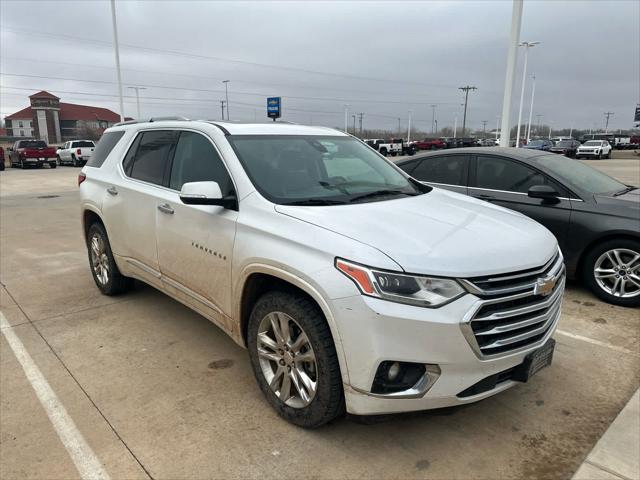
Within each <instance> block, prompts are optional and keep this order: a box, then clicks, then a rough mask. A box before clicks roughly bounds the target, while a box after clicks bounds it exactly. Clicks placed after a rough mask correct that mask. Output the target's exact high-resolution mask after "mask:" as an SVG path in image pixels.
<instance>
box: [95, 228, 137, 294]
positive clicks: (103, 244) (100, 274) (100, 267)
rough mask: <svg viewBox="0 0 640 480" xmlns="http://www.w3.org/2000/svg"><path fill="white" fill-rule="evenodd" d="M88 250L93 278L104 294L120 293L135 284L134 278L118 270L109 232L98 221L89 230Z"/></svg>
mask: <svg viewBox="0 0 640 480" xmlns="http://www.w3.org/2000/svg"><path fill="white" fill-rule="evenodd" d="M87 250H88V253H89V266H90V267H91V274H92V275H93V280H94V281H95V282H96V286H97V287H98V288H99V289H100V291H101V292H102V293H103V294H105V295H118V294H119V293H124V292H126V291H127V290H129V289H130V288H131V287H132V286H133V279H132V278H129V277H125V276H124V275H122V274H121V273H120V270H118V266H117V265H116V261H115V260H114V258H113V253H112V252H111V245H109V238H108V237H107V232H106V231H105V229H104V227H103V226H102V225H101V224H100V223H98V222H96V223H94V224H93V225H91V226H90V227H89V231H88V232H87Z"/></svg>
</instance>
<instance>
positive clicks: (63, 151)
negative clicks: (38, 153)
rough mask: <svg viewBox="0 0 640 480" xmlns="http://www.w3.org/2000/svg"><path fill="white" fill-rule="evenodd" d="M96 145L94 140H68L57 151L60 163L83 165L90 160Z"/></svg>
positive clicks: (75, 165)
mask: <svg viewBox="0 0 640 480" xmlns="http://www.w3.org/2000/svg"><path fill="white" fill-rule="evenodd" d="M95 147H96V145H95V143H93V141H92V140H73V141H70V142H66V143H65V144H64V145H62V146H61V147H60V148H59V149H58V151H57V152H56V159H57V162H58V165H72V166H74V167H79V166H82V165H84V164H85V163H87V161H89V159H90V158H91V154H92V153H93V150H94V148H95Z"/></svg>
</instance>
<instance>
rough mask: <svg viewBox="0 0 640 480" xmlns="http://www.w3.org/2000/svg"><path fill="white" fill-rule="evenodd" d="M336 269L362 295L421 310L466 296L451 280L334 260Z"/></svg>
mask: <svg viewBox="0 0 640 480" xmlns="http://www.w3.org/2000/svg"><path fill="white" fill-rule="evenodd" d="M336 268H337V269H338V270H340V271H341V272H342V273H343V274H345V275H346V276H347V277H349V278H350V279H351V280H352V281H353V282H354V283H355V284H356V286H357V287H358V289H359V290H360V292H362V294H363V295H368V296H370V297H376V298H381V299H384V300H389V301H392V302H397V303H405V304H408V305H416V306H420V307H432V308H433V307H440V306H442V305H444V304H446V303H449V302H451V301H453V300H455V299H456V298H458V297H461V296H462V295H464V294H465V290H464V289H463V288H462V287H461V286H460V284H459V283H458V282H457V281H455V280H453V279H450V278H439V277H425V276H421V275H406V274H404V273H396V272H386V271H382V270H375V269H372V268H368V267H365V266H363V265H358V264H355V263H351V262H347V261H345V260H342V259H339V258H338V259H336Z"/></svg>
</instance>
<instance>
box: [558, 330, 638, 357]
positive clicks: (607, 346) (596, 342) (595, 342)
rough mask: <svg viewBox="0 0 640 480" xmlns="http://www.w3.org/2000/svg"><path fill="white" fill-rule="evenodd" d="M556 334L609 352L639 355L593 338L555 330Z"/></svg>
mask: <svg viewBox="0 0 640 480" xmlns="http://www.w3.org/2000/svg"><path fill="white" fill-rule="evenodd" d="M556 333H558V334H560V335H564V336H565V337H569V338H573V339H575V340H581V341H583V342H587V343H590V344H592V345H599V346H601V347H605V348H609V349H611V350H615V351H616V352H620V353H626V354H627V355H634V356H636V357H639V356H640V353H638V352H634V351H632V350H629V349H626V348H624V347H619V346H617V345H611V344H610V343H606V342H601V341H600V340H596V339H595V338H589V337H583V336H582V335H577V334H575V333H569V332H566V331H564V330H556Z"/></svg>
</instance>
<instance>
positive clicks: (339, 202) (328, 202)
mask: <svg viewBox="0 0 640 480" xmlns="http://www.w3.org/2000/svg"><path fill="white" fill-rule="evenodd" d="M345 203H347V202H343V201H342V200H330V199H323V198H306V199H304V200H295V201H293V202H285V203H282V204H281V205H312V206H314V205H317V206H322V205H344V204H345Z"/></svg>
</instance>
